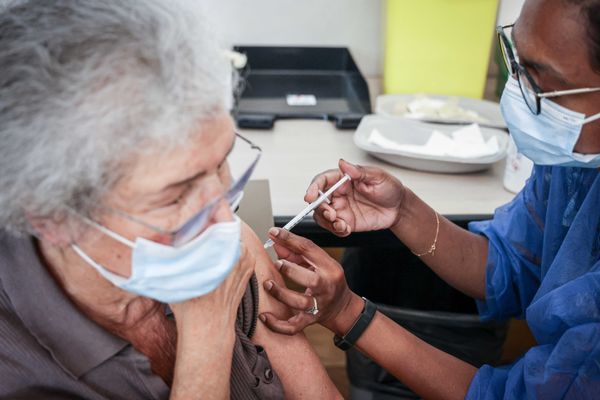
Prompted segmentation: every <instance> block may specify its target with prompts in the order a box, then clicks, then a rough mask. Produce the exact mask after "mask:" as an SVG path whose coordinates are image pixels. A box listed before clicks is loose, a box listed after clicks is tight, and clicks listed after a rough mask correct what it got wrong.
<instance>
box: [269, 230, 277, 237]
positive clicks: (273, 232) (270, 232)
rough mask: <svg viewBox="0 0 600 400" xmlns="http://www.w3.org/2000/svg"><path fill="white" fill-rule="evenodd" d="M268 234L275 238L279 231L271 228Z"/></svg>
mask: <svg viewBox="0 0 600 400" xmlns="http://www.w3.org/2000/svg"><path fill="white" fill-rule="evenodd" d="M269 234H270V235H271V236H275V237H277V235H279V229H277V228H271V229H269Z"/></svg>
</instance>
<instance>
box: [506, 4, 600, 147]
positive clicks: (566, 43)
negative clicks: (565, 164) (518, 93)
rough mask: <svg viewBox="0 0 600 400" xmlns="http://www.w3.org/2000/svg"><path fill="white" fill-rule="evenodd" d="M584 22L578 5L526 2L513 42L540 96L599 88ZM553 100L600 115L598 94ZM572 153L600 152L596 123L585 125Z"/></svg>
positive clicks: (516, 24) (589, 113) (574, 108)
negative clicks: (544, 93) (586, 88)
mask: <svg viewBox="0 0 600 400" xmlns="http://www.w3.org/2000/svg"><path fill="white" fill-rule="evenodd" d="M586 23H587V21H586V20H585V19H584V18H583V16H582V14H580V7H579V6H577V5H573V4H567V3H565V2H563V1H562V0H527V1H526V2H525V5H524V6H523V10H522V12H521V16H520V17H519V19H518V21H517V22H516V23H515V27H514V31H513V39H514V42H515V47H516V49H517V53H518V55H519V61H520V63H521V64H522V65H523V66H524V67H525V68H526V69H527V71H528V72H529V73H530V74H531V76H532V77H533V79H534V80H535V81H536V83H537V84H538V85H539V86H540V88H541V89H542V91H544V92H547V91H554V90H566V89H576V88H584V87H600V74H598V73H597V72H595V71H594V70H593V69H592V66H591V63H590V54H589V50H588V47H589V45H588V37H587V36H588V34H587V32H586ZM552 101H554V102H556V103H558V104H560V105H562V106H565V107H567V108H569V109H571V110H573V111H577V112H581V113H584V114H585V115H593V114H596V113H598V112H600V92H596V93H587V94H578V95H571V96H561V97H556V98H554V99H552ZM575 151H576V152H578V153H584V154H589V153H600V120H599V121H595V122H592V123H589V124H586V125H584V126H583V129H582V133H581V136H580V139H579V141H578V142H577V144H576V145H575Z"/></svg>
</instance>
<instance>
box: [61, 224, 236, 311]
mask: <svg viewBox="0 0 600 400" xmlns="http://www.w3.org/2000/svg"><path fill="white" fill-rule="evenodd" d="M87 222H88V223H89V224H90V225H92V226H94V227H96V228H97V229H99V230H100V231H101V232H103V233H104V234H106V235H108V236H110V237H112V238H113V239H115V240H117V241H119V242H121V243H123V244H125V245H126V246H128V247H131V248H132V249H133V252H132V259H131V276H130V277H129V278H125V277H123V276H120V275H117V274H115V273H113V272H111V271H109V270H107V269H106V268H104V267H103V266H102V265H100V264H98V263H97V262H95V261H94V260H92V258H91V257H89V256H88V255H87V254H86V253H85V252H84V251H83V250H81V248H80V247H79V246H77V245H75V244H73V245H72V248H73V250H74V251H75V252H76V253H77V254H78V255H79V256H80V257H81V258H82V259H83V260H84V261H85V262H87V263H88V264H89V265H91V266H92V267H94V269H96V270H97V271H98V272H99V273H100V274H101V275H102V276H103V277H104V278H106V279H107V280H109V281H110V282H112V283H113V284H114V285H115V286H117V287H119V288H121V289H123V290H126V291H128V292H131V293H135V294H138V295H141V296H144V297H149V298H151V299H155V300H158V301H160V302H162V303H167V304H172V303H179V302H182V301H185V300H189V299H192V298H194V297H199V296H202V295H204V294H207V293H209V292H211V291H213V290H215V289H216V288H217V287H218V286H219V285H220V284H221V283H222V282H223V281H224V280H225V278H227V276H228V275H229V273H230V272H231V271H232V269H233V267H234V266H235V264H236V263H237V261H238V259H239V258H240V236H241V222H240V219H239V218H238V217H237V216H235V215H234V220H233V221H231V222H220V223H216V224H213V225H211V226H209V227H208V228H207V229H206V230H205V231H204V232H202V233H201V234H200V235H199V236H197V237H196V238H194V239H193V240H192V241H190V242H188V243H186V244H185V245H183V246H181V247H171V246H167V245H164V244H160V243H156V242H153V241H151V240H147V239H144V238H137V239H136V240H135V243H134V242H131V241H130V240H128V239H126V238H124V237H122V236H121V235H119V234H117V233H115V232H113V231H111V230H109V229H108V228H105V227H104V226H102V225H99V224H97V223H95V222H93V221H91V220H87Z"/></svg>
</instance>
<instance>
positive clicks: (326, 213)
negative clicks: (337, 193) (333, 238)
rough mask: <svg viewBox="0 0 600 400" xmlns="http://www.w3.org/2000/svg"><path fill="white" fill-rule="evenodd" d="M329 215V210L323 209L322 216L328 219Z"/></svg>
mask: <svg viewBox="0 0 600 400" xmlns="http://www.w3.org/2000/svg"><path fill="white" fill-rule="evenodd" d="M329 215H330V214H329V211H323V216H324V217H325V218H326V219H330V218H331V217H330V216H329Z"/></svg>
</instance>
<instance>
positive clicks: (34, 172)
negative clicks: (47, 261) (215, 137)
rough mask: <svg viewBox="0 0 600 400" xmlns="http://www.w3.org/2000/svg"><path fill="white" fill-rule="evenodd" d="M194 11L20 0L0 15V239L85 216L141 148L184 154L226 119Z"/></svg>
mask: <svg viewBox="0 0 600 400" xmlns="http://www.w3.org/2000/svg"><path fill="white" fill-rule="evenodd" d="M196 4H197V3H196V2H194V1H193V0H190V1H188V2H186V1H184V0H178V1H174V0H169V1H162V0H127V1H118V0H114V1H106V0H105V1H98V0H52V1H48V0H29V1H27V0H25V1H22V0H21V1H17V2H12V3H10V4H9V5H5V7H4V9H3V10H1V11H0V228H1V229H5V230H9V231H11V232H13V233H16V234H19V233H32V228H31V227H30V226H29V223H28V218H29V216H32V215H33V216H36V217H49V218H58V217H59V216H61V215H63V214H64V212H65V210H66V209H69V208H74V209H75V210H76V211H79V212H81V213H84V214H89V213H90V212H91V211H92V207H93V205H94V204H95V203H96V202H97V201H98V200H99V199H100V198H101V196H102V195H103V194H104V193H106V192H107V191H108V190H109V189H110V188H111V185H113V184H114V183H115V181H116V180H117V179H118V178H119V174H122V173H123V169H124V165H125V164H126V162H127V160H128V159H130V156H131V154H134V153H135V152H136V151H138V150H139V149H140V148H141V147H148V148H154V149H155V150H156V149H161V148H168V147H169V146H177V145H182V144H185V141H186V140H187V139H189V137H190V135H191V134H192V133H193V132H194V131H198V129H199V126H200V124H201V122H202V121H203V120H207V119H210V118H211V117H214V116H215V115H217V114H218V113H222V112H226V111H227V110H228V109H229V108H230V107H231V93H232V90H231V89H232V86H231V85H232V71H231V65H230V63H229V61H228V60H227V59H226V58H225V57H224V56H223V52H222V49H221V47H220V46H219V45H218V41H217V40H216V38H215V35H214V34H213V33H212V31H211V30H210V29H209V28H208V27H207V23H206V21H205V20H204V19H203V18H202V16H201V15H199V13H198V10H197V8H198V6H197V5H196Z"/></svg>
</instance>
